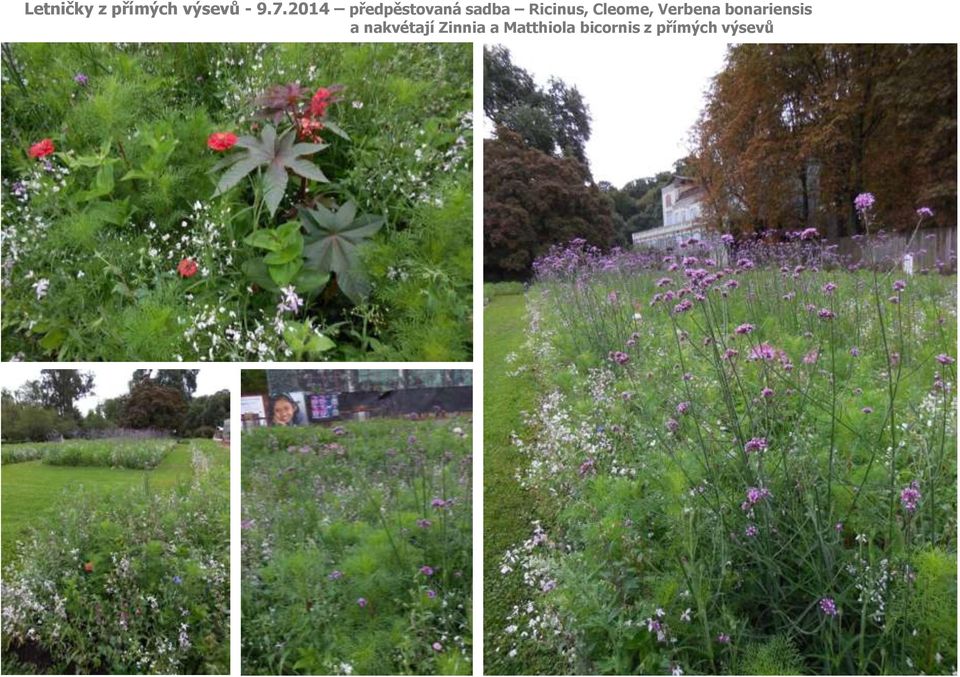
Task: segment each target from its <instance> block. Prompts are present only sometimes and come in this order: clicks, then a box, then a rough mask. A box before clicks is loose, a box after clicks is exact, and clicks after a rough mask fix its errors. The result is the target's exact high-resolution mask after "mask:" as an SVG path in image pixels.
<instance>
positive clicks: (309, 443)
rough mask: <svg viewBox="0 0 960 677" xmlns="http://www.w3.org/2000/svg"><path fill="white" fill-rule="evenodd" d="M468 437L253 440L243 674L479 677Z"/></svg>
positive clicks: (273, 436)
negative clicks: (475, 671) (474, 649)
mask: <svg viewBox="0 0 960 677" xmlns="http://www.w3.org/2000/svg"><path fill="white" fill-rule="evenodd" d="M464 429H466V430H469V427H468V424H467V423H466V422H465V421H463V420H460V419H447V420H444V419H439V420H435V421H434V420H431V421H423V422H407V421H400V420H377V421H369V422H365V423H356V424H347V425H344V426H343V427H342V428H340V429H339V430H337V432H334V431H333V430H327V429H323V428H299V429H270V430H266V429H262V430H257V431H253V432H249V433H244V436H243V442H242V444H243V485H244V493H243V504H242V512H243V521H242V523H241V528H242V533H243V549H242V561H243V622H242V628H243V651H242V655H243V667H242V670H243V672H244V673H245V674H305V675H319V674H340V675H343V674H441V675H443V674H448V675H449V674H470V672H471V670H472V668H471V638H472V633H471V627H470V618H471V600H472V598H471V594H470V590H471V569H472V567H471V552H472V547H471V530H472V521H471V514H472V510H471V507H472V505H471V496H472V487H471V472H470V471H471V460H470V459H471V457H470V442H469V436H468V435H467V434H466V433H464ZM338 433H339V434H338Z"/></svg>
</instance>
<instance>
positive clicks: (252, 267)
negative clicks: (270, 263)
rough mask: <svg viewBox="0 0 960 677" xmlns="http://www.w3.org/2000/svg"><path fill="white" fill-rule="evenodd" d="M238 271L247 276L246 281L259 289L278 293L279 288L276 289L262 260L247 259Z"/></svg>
mask: <svg viewBox="0 0 960 677" xmlns="http://www.w3.org/2000/svg"><path fill="white" fill-rule="evenodd" d="M240 269H241V270H243V274H244V275H246V276H247V279H249V280H250V281H251V282H253V283H254V284H255V285H257V286H258V287H260V288H261V289H265V290H267V291H269V292H274V293H276V292H279V291H280V287H278V286H277V284H276V283H275V282H274V281H273V278H271V277H270V271H269V270H268V269H267V264H265V263H264V262H263V259H259V258H257V259H247V260H246V261H244V262H243V264H242V265H241V266H240Z"/></svg>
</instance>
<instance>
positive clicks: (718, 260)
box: [491, 196, 957, 675]
mask: <svg viewBox="0 0 960 677" xmlns="http://www.w3.org/2000/svg"><path fill="white" fill-rule="evenodd" d="M873 204H874V198H873V196H869V198H868V197H863V196H861V197H860V198H858V202H857V204H856V208H857V209H858V211H859V213H860V215H861V218H863V219H864V220H865V221H866V222H867V223H868V225H872V224H869V217H870V210H871V208H872V206H873ZM925 216H926V215H925V214H922V213H919V212H918V217H919V218H921V219H922V218H925ZM811 231H812V229H811ZM811 231H802V232H800V231H798V233H796V234H795V236H794V237H793V238H791V240H790V241H789V242H787V243H784V244H783V245H780V246H777V247H764V246H763V245H761V244H754V245H750V246H749V247H742V248H734V247H733V246H732V245H733V241H732V239H730V240H727V241H722V240H719V239H718V240H717V241H716V242H714V241H712V240H711V241H707V242H702V241H699V240H692V241H690V242H687V243H685V244H683V245H681V246H680V247H679V248H678V249H677V250H676V251H673V252H660V253H656V252H646V253H641V252H620V253H617V252H614V253H603V252H599V251H596V250H591V249H588V248H587V247H586V246H585V245H584V244H583V243H582V242H576V243H573V244H572V245H570V246H568V247H564V248H557V249H555V250H554V251H553V252H551V253H550V254H549V255H548V256H546V257H544V258H543V259H542V260H541V261H539V263H538V266H537V267H538V271H539V280H538V282H537V283H536V284H535V285H534V287H533V288H532V290H531V291H530V292H529V293H528V296H527V302H528V309H529V319H530V331H529V341H528V345H527V348H526V349H525V351H524V353H523V355H519V356H517V360H516V361H515V363H514V364H515V368H517V369H520V370H523V371H526V372H528V373H532V374H534V375H535V376H536V377H537V378H538V379H539V381H538V382H539V383H540V388H541V399H540V402H539V406H538V408H537V409H536V410H535V411H532V412H530V413H529V416H528V421H527V423H528V427H527V428H526V429H525V430H522V431H518V434H517V436H516V438H515V439H516V443H517V445H518V448H519V449H520V451H521V452H522V453H523V454H524V455H525V457H526V462H525V463H524V464H523V465H522V467H520V468H519V469H518V474H517V476H518V479H519V481H520V483H521V484H522V486H523V487H525V488H526V489H527V490H528V491H529V492H530V495H531V496H534V497H538V499H539V505H540V508H541V512H542V514H545V515H548V516H550V519H545V520H542V521H541V522H539V523H537V524H536V525H534V526H533V527H532V530H531V531H532V533H531V535H530V538H529V539H528V540H527V541H525V542H523V543H518V544H517V545H516V547H514V548H511V549H510V550H509V551H508V552H506V553H504V555H503V558H502V563H501V569H500V575H502V576H516V577H523V581H524V583H525V585H526V586H527V590H528V595H529V597H528V599H529V602H528V603H526V604H521V605H519V606H518V607H516V608H515V609H514V610H513V612H512V613H511V614H510V617H509V618H505V619H503V621H504V623H505V626H504V627H505V628H506V629H505V631H504V632H503V633H502V634H501V635H499V636H496V637H494V638H492V640H493V646H492V647H491V650H492V651H494V652H497V653H498V654H499V655H500V656H501V657H502V658H503V660H504V661H506V665H507V666H509V667H508V669H512V670H514V671H516V673H518V674H522V673H523V672H524V667H525V665H526V664H527V661H531V660H533V657H535V656H537V655H540V656H542V655H543V652H544V651H545V650H546V651H548V652H550V651H552V652H554V655H556V656H558V657H560V658H559V660H558V668H557V669H558V671H560V672H565V673H566V672H572V673H576V674H596V673H610V674H665V673H668V672H669V673H672V674H678V675H679V674H728V673H732V674H804V673H806V674H881V673H882V674H915V673H923V674H949V673H951V672H953V671H955V670H956V664H957V663H956V661H957V655H956V644H957V635H956V621H957V619H956V604H957V597H956V594H957V593H956V576H957V563H956V546H957V543H956V516H957V513H956V492H957V485H956V469H957V459H956V453H955V452H956V445H957V438H956V397H955V393H956V364H955V357H956V345H957V337H956V327H957V314H956V300H957V299H956V284H957V283H956V277H953V276H951V277H948V276H940V275H926V276H914V277H911V276H908V275H905V274H904V273H902V272H899V271H897V269H896V268H894V267H893V265H891V264H890V262H886V263H885V264H882V263H880V262H870V261H867V262H866V263H865V264H864V265H861V266H854V267H853V268H852V269H848V267H847V266H846V265H844V263H843V262H842V261H840V260H838V259H837V257H836V256H835V255H834V254H833V253H832V250H831V248H830V247H829V246H828V245H824V244H822V243H821V242H820V241H819V237H818V235H817V233H816V231H812V232H811Z"/></svg>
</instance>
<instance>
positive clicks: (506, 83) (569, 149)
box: [483, 45, 591, 176]
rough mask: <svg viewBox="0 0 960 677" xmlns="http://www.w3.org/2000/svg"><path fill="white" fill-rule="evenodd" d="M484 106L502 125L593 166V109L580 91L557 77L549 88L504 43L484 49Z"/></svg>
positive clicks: (556, 152)
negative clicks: (515, 60) (590, 152)
mask: <svg viewBox="0 0 960 677" xmlns="http://www.w3.org/2000/svg"><path fill="white" fill-rule="evenodd" d="M483 77H484V80H483V112H484V114H486V116H487V117H488V118H490V120H491V121H493V123H494V124H495V125H497V126H498V127H505V128H507V129H509V130H511V131H513V132H515V133H517V134H519V135H520V138H522V139H523V140H524V141H525V142H526V143H527V145H529V146H531V147H532V148H537V149H538V150H541V151H543V152H544V153H547V154H549V155H559V156H562V157H573V158H576V159H577V160H578V161H579V162H580V163H581V164H583V165H584V167H586V169H587V175H588V176H589V164H588V162H587V153H586V144H587V141H589V140H590V123H591V117H590V109H589V107H588V106H587V103H586V101H584V99H583V96H582V95H581V94H580V91H579V90H578V89H577V88H576V87H575V86H570V85H567V84H566V83H565V82H564V81H563V80H561V79H559V78H556V77H551V78H550V80H549V81H548V83H547V87H546V88H545V89H544V88H542V87H539V86H538V85H537V84H536V83H535V82H534V80H533V77H532V76H531V75H530V74H529V73H528V72H527V71H526V70H524V69H523V68H521V67H520V66H517V65H516V64H514V63H513V61H512V59H511V58H510V50H508V49H507V48H505V47H503V46H501V45H494V46H493V47H484V50H483Z"/></svg>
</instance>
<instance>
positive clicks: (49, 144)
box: [27, 139, 56, 160]
mask: <svg viewBox="0 0 960 677" xmlns="http://www.w3.org/2000/svg"><path fill="white" fill-rule="evenodd" d="M55 150H56V148H54V147H53V139H41V140H40V141H37V142H36V143H35V144H33V145H32V146H30V150H28V151H27V155H29V156H30V157H32V158H36V159H38V160H39V159H40V158H42V157H47V156H48V155H52V154H53V151H55Z"/></svg>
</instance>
